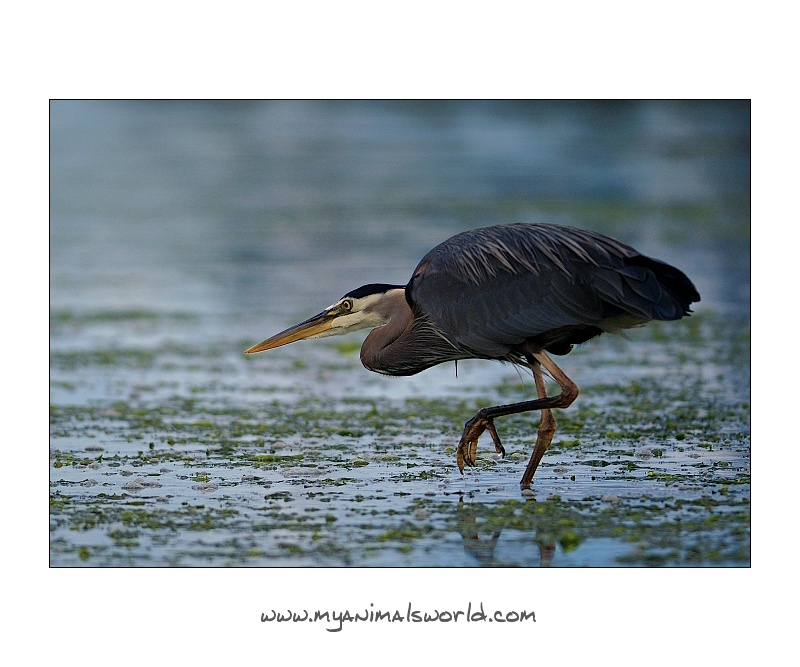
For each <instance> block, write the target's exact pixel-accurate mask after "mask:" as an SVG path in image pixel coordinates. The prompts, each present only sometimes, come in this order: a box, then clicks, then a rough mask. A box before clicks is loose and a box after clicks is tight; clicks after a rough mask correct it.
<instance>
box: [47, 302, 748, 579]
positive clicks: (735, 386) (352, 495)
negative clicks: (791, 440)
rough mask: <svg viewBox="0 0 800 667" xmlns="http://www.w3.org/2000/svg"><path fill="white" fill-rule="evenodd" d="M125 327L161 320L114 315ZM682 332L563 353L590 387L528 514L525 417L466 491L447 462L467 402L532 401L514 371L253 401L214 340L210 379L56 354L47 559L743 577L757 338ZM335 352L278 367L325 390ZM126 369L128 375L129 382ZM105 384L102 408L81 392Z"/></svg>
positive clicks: (347, 368) (350, 372)
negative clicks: (459, 381)
mask: <svg viewBox="0 0 800 667" xmlns="http://www.w3.org/2000/svg"><path fill="white" fill-rule="evenodd" d="M56 320H57V321H56V324H55V325H54V324H53V323H52V321H51V327H55V328H56V329H58V328H59V327H61V328H63V329H64V330H65V331H66V330H67V329H68V328H69V327H70V326H73V325H74V322H73V321H72V320H71V318H67V317H64V316H57V317H56ZM130 320H141V321H142V322H146V323H153V324H154V326H155V327H156V328H158V327H159V326H161V325H162V320H161V319H160V317H156V318H155V319H154V320H152V319H151V318H149V317H146V316H144V315H142V316H141V317H139V316H134V317H129V318H127V319H126V318H122V317H121V318H120V319H119V322H120V323H125V322H126V321H130ZM693 320H695V323H694V324H691V325H689V324H686V325H685V324H684V322H687V320H683V321H681V322H677V323H673V324H674V327H675V328H676V331H677V333H673V334H670V329H667V328H666V326H667V325H664V326H663V327H662V326H658V327H655V328H653V330H650V328H645V329H642V330H641V331H636V332H634V334H633V336H632V340H630V341H627V342H626V341H623V342H622V343H620V342H619V341H617V340H615V339H611V338H610V339H609V340H608V341H607V342H605V341H601V342H600V343H599V344H597V345H591V346H588V345H587V346H584V347H582V348H579V349H578V350H576V351H575V352H574V353H573V355H570V359H568V360H566V362H565V363H564V367H565V368H570V366H569V365H570V364H573V366H578V367H580V366H582V367H583V368H584V375H587V376H588V378H587V379H586V380H581V381H580V386H581V396H580V397H579V400H578V401H577V402H576V403H575V404H574V405H573V406H572V407H571V408H570V409H569V410H565V411H559V412H558V413H557V419H558V424H559V431H558V433H557V435H556V438H555V440H554V442H553V445H552V447H551V449H550V451H549V452H548V453H547V455H546V456H545V458H544V460H543V462H542V465H541V466H540V469H539V471H538V472H537V476H536V481H535V484H534V491H535V499H534V500H530V501H526V500H523V499H522V498H521V497H520V495H519V491H518V487H517V483H518V481H519V477H520V476H521V474H522V469H523V468H524V465H525V462H526V461H527V459H528V457H529V456H530V451H531V448H532V444H533V440H534V438H535V431H536V426H537V424H538V418H537V416H536V415H535V414H523V415H516V416H512V417H508V418H504V419H501V420H498V422H497V426H498V430H499V433H500V435H501V437H502V438H503V441H504V444H505V446H506V450H507V452H508V454H507V456H506V457H505V458H500V457H499V456H497V455H496V454H495V453H494V449H493V447H492V446H491V442H490V440H489V439H488V438H483V439H482V440H481V443H480V447H479V451H478V461H477V465H476V466H475V467H474V468H472V469H468V470H467V471H466V472H465V475H464V476H463V477H462V476H461V475H460V474H459V472H458V470H457V468H456V467H455V462H454V453H455V444H456V442H457V441H458V437H459V435H460V430H461V427H462V426H463V423H464V422H465V421H466V420H467V419H469V418H470V417H471V416H472V415H473V414H474V412H475V411H476V410H477V409H479V408H480V407H483V406H484V405H492V404H498V403H501V402H512V401H515V400H524V398H526V397H527V396H529V395H530V392H531V391H532V389H533V383H532V380H531V379H530V378H529V377H528V378H524V376H523V381H520V377H519V375H517V374H516V373H515V372H514V371H513V370H512V369H510V368H509V369H508V372H507V373H506V375H505V376H504V377H503V378H502V380H501V381H500V382H498V383H495V384H494V385H492V386H479V387H474V386H470V385H465V386H464V388H463V389H461V390H459V391H450V392H444V393H440V392H436V394H437V395H433V393H432V394H426V395H414V396H410V397H406V398H386V399H385V398H379V397H376V396H372V395H370V394H369V392H368V391H358V390H356V391H355V392H354V393H353V395H344V396H339V395H336V394H335V393H332V394H331V393H324V392H323V393H317V392H315V391H307V390H303V389H300V390H297V389H289V390H283V389H282V390H277V389H276V388H274V387H271V388H270V387H265V388H262V387H261V386H260V383H259V382H257V381H255V380H254V379H253V378H251V377H249V376H248V375H247V373H249V372H250V371H247V370H243V369H249V368H251V367H252V364H251V362H250V360H246V359H241V360H239V361H235V360H232V359H234V357H233V356H232V352H231V351H229V350H227V349H225V345H223V344H221V343H220V342H214V343H212V344H211V345H209V347H208V348H207V349H205V350H204V351H203V355H202V358H204V359H207V360H208V361H209V362H210V365H209V366H208V368H205V369H203V370H202V371H198V370H196V367H195V366H194V363H195V362H194V360H190V358H191V354H190V353H187V352H186V351H185V350H182V349H179V346H176V345H175V344H174V343H170V342H166V343H163V344H156V345H154V346H153V347H152V348H147V349H146V350H145V348H133V347H132V348H125V349H128V350H129V351H130V354H128V355H125V354H123V355H122V356H121V357H115V358H114V360H111V359H110V357H109V356H108V354H109V353H108V352H107V351H99V350H94V351H92V350H89V351H83V352H80V353H78V352H74V351H68V350H67V351H63V352H59V353H57V354H55V356H54V357H53V358H52V359H51V363H52V366H51V368H52V370H53V373H52V377H51V391H52V395H51V406H50V429H51V451H50V465H51V469H50V487H51V489H50V531H51V563H53V564H54V565H80V564H87V565H91V566H104V565H209V564H214V565H287V564H289V565H386V564H392V565H396V564H411V565H538V564H563V565H582V564H601V565H647V566H652V565H667V566H669V565H720V564H722V565H746V564H748V563H749V553H750V538H749V522H750V512H749V488H750V486H749V485H750V475H749V444H750V431H749V420H750V412H749V406H750V400H749V378H748V377H747V373H746V369H747V359H748V358H749V334H748V330H749V327H748V323H747V322H746V321H743V320H742V319H741V318H735V317H731V316H722V315H714V314H710V313H702V314H701V315H700V316H699V317H696V318H695V317H693V318H690V319H689V320H688V321H689V322H691V321H693ZM103 324H104V325H105V324H108V325H111V326H114V320H113V318H107V319H104V320H103ZM673 324H670V325H669V326H670V327H672V326H673ZM91 325H92V323H91V322H88V323H86V326H91ZM170 326H172V324H171V325H170ZM65 335H66V334H65ZM187 349H188V350H190V351H191V350H192V349H193V348H192V346H191V345H190V346H188V347H187ZM196 350H197V348H194V351H196ZM598 350H600V351H601V352H602V353H601V354H598ZM145 351H146V354H141V353H143V352H145ZM334 352H337V353H340V354H341V356H342V357H343V358H349V357H354V358H352V359H351V361H352V363H350V362H348V363H347V364H341V365H335V366H336V367H335V368H326V369H324V370H323V371H320V370H319V367H317V366H315V365H314V364H311V363H309V362H308V360H305V361H304V363H303V364H296V363H295V361H297V359H301V358H303V357H302V355H301V354H300V353H298V354H300V356H298V357H294V358H293V357H292V356H291V355H290V356H289V357H287V358H286V360H285V361H283V363H282V364H280V365H279V368H280V373H281V374H283V375H284V376H286V377H287V378H294V381H293V382H292V386H293V387H298V388H299V387H304V386H309V385H310V384H314V382H316V383H320V380H319V377H320V376H319V375H318V372H324V373H327V374H330V375H329V376H323V379H322V381H321V386H322V387H323V388H324V387H325V386H328V385H329V384H334V385H335V384H341V383H346V382H350V381H351V378H354V380H352V381H358V380H360V379H361V376H359V375H358V374H359V373H363V372H364V371H363V369H361V368H360V364H359V362H358V359H357V358H355V357H356V355H355V354H354V353H355V349H350V348H341V349H339V350H334ZM323 356H324V355H323ZM176 359H178V360H184V361H185V362H186V364H183V365H182V363H177V364H175V363H174V361H175V360H176ZM662 359H663V360H665V361H659V360H662ZM487 363H488V362H487ZM228 368H233V369H234V370H235V375H234V376H233V377H230V378H229V377H228V376H229V372H228V371H227V370H223V369H228ZM126 369H135V370H136V372H137V373H139V374H140V375H139V376H138V377H137V378H136V380H135V381H130V380H126V375H125V373H126ZM97 371H103V373H104V374H102V375H96V374H95V373H96V372H97ZM108 372H110V373H112V374H113V376H114V377H115V378H116V380H115V382H116V383H117V384H116V386H117V387H118V390H117V391H116V392H115V395H114V396H111V397H109V398H102V397H101V396H99V395H98V397H96V398H91V399H89V400H77V401H76V400H75V399H74V394H75V393H80V392H84V391H86V390H87V388H88V389H91V387H92V386H93V385H94V384H97V383H107V382H108V380H107V377H108V375H107V373H108ZM187 373H188V374H189V375H188V376H187ZM575 377H576V379H577V377H578V376H577V375H576V376H575ZM237 378H238V379H237ZM310 378H313V382H310V381H309V380H310ZM151 482H152V483H155V484H157V486H156V485H152V484H151ZM321 510H324V511H321ZM78 536H80V539H77V538H78ZM288 536H291V539H290V538H289V537H288ZM609 541H610V542H609ZM608 543H610V544H613V545H614V548H613V549H612V550H611V553H612V555H610V556H601V554H602V553H604V552H603V550H602V549H601V550H598V549H596V547H595V545H598V544H608ZM604 549H605V550H606V551H608V547H604Z"/></svg>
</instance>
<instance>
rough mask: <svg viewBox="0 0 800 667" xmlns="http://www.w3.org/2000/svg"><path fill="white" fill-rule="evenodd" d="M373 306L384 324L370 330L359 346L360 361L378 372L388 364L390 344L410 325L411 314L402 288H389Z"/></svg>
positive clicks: (382, 370)
mask: <svg viewBox="0 0 800 667" xmlns="http://www.w3.org/2000/svg"><path fill="white" fill-rule="evenodd" d="M373 307H374V308H375V309H376V311H377V312H378V313H379V314H380V315H381V317H382V319H384V320H385V321H386V324H384V325H383V326H380V327H377V328H375V329H373V330H372V331H370V333H369V335H368V336H367V338H366V340H365V341H364V344H363V345H362V346H361V363H362V364H364V366H366V367H367V368H369V369H370V370H373V371H378V372H379V373H380V372H385V370H384V369H386V368H387V367H388V366H389V364H388V358H389V357H390V356H391V345H392V343H394V342H395V341H396V340H397V339H398V338H399V337H400V335H401V334H402V333H403V332H404V331H405V330H406V329H407V328H408V327H409V326H410V325H411V323H412V320H413V314H412V312H411V307H410V306H409V305H408V302H407V301H406V295H405V289H403V288H398V289H393V290H389V291H388V292H386V295H385V296H384V297H383V298H382V299H381V300H380V301H379V302H378V303H377V304H375V306H373Z"/></svg>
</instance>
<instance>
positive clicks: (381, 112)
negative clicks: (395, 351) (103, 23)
mask: <svg viewBox="0 0 800 667" xmlns="http://www.w3.org/2000/svg"><path fill="white" fill-rule="evenodd" d="M51 135H52V141H51V146H52V154H51V189H52V222H51V267H50V268H51V377H50V383H51V391H50V402H51V409H50V413H51V435H50V504H51V512H50V529H51V532H50V535H51V539H50V545H51V551H50V553H51V564H53V565H77V564H85V565H92V566H103V565H251V566H252V565H284V566H285V565H357V566H361V565H377V566H386V565H390V566H402V565H414V566H417V565H419V566H428V565H434V566H437V565H441V566H473V565H477V566H491V565H499V566H505V565H520V566H538V565H551V566H584V565H590V566H611V565H617V566H618V565H747V564H748V563H749V559H750V537H749V522H750V519H749V517H750V513H749V512H750V485H749V472H750V410H749V400H750V399H749V111H748V108H747V107H742V106H738V105H733V104H721V103H720V104H705V105H703V104H696V105H695V104H656V103H647V104H611V105H586V104H577V103H575V104H566V105H559V104H555V103H546V104H533V105H525V104H488V103H469V104H443V105H419V104H417V105H415V104H388V103H387V104H384V103H380V104H377V103H376V104H369V103H336V104H322V103H275V104H269V103H237V104H223V103H217V104H199V103H145V102H137V103H54V104H53V105H52V108H51ZM519 220H525V221H551V222H558V223H563V224H574V225H577V226H585V227H590V228H594V229H598V230H599V231H603V232H606V233H610V234H612V235H615V236H618V237H620V238H622V239H623V240H625V241H627V242H630V243H631V244H633V245H634V246H636V247H637V248H639V249H640V250H641V251H643V252H645V253H647V254H651V255H653V256H656V257H659V258H661V259H664V260H666V261H670V262H674V263H676V264H677V265H679V266H680V267H681V268H682V269H684V270H685V271H686V272H687V273H688V274H689V275H690V276H691V277H692V279H693V280H694V281H695V283H696V285H697V286H698V289H699V291H700V293H701V295H702V297H703V300H702V302H701V303H700V304H698V306H697V308H696V314H695V315H694V316H693V317H691V318H689V319H686V320H682V321H680V322H677V323H654V324H651V325H649V326H648V327H645V328H643V329H641V330H636V331H633V332H631V333H630V335H629V337H628V338H627V339H621V338H617V337H603V338H601V339H598V340H596V341H592V342H590V343H588V344H586V345H583V346H581V347H580V348H579V349H576V350H575V351H574V352H573V353H571V354H570V355H569V356H568V357H565V358H564V359H563V360H562V361H563V363H562V366H563V368H564V369H565V371H566V372H567V373H568V374H569V375H570V376H571V377H572V378H573V379H574V380H575V381H576V382H577V383H578V384H579V386H580V387H581V396H580V397H579V399H578V402H577V403H576V404H575V405H574V406H572V407H571V408H570V409H569V410H567V411H563V412H561V413H559V414H558V415H557V418H558V421H559V427H560V428H559V432H558V433H557V435H556V438H555V440H554V443H553V446H552V448H551V450H550V451H549V452H548V454H547V455H546V456H545V459H544V461H543V463H542V465H541V466H540V469H539V471H538V472H537V476H536V478H535V484H534V492H535V497H534V498H533V499H526V498H524V497H523V496H522V495H521V494H520V491H519V488H518V481H519V478H520V477H521V475H522V471H523V469H524V466H525V463H526V461H527V458H528V456H529V455H530V450H531V447H532V442H533V439H534V434H535V427H536V424H537V417H536V415H521V416H516V417H508V418H505V419H503V420H501V421H500V422H498V427H499V430H500V434H501V437H503V440H504V444H505V446H506V450H507V453H508V456H507V457H506V458H505V459H500V458H498V457H497V456H496V455H495V454H494V453H493V447H492V446H491V443H490V442H489V441H487V442H484V441H483V440H482V441H481V449H480V451H479V454H480V458H479V461H478V465H477V466H476V467H475V468H474V469H469V470H467V471H466V472H465V475H464V476H463V477H462V476H461V475H460V474H459V473H458V469H457V468H456V466H455V451H454V449H455V443H456V442H457V440H458V437H459V435H460V428H461V426H462V425H463V423H464V421H465V420H466V419H468V418H469V417H471V416H472V414H473V413H474V411H475V410H476V409H478V408H480V407H482V406H484V405H491V404H497V403H501V402H512V401H517V400H522V399H523V398H525V397H529V396H530V395H531V394H532V393H533V382H532V380H531V379H530V378H522V377H520V376H519V375H518V374H517V373H516V372H515V370H514V369H513V368H511V367H508V366H504V365H501V364H496V363H490V362H462V363H459V365H458V375H457V376H456V374H455V372H454V368H453V366H452V365H445V366H441V367H437V368H434V369H431V370H429V371H426V372H424V373H422V374H420V375H418V376H414V377H411V378H385V377H382V376H378V375H375V374H372V373H368V372H367V371H365V370H364V369H363V368H362V367H361V365H360V363H359V361H358V345H357V343H358V341H359V338H358V337H357V336H356V337H353V338H351V339H328V340H324V341H316V342H314V341H309V342H306V343H299V344H297V345H292V346H288V347H286V348H281V349H279V350H275V351H271V352H269V353H265V354H261V355H256V356H255V357H253V358H250V357H247V358H246V357H245V356H244V355H243V354H242V352H243V350H244V349H245V348H246V347H248V346H250V345H251V344H253V343H255V342H258V341H259V340H261V339H262V338H264V337H266V336H267V335H269V334H272V333H275V332H276V331H278V330H279V329H281V328H283V327H285V326H286V325H288V324H292V323H294V322H296V321H299V320H301V319H304V318H306V317H307V316H309V315H310V314H313V313H315V312H318V311H319V310H320V309H321V308H322V307H324V306H326V305H328V304H329V303H331V302H333V301H334V300H335V299H336V298H338V297H339V296H341V294H343V293H345V292H346V291H348V290H350V289H352V288H354V287H356V286H358V285H360V284H363V283H368V282H394V283H404V282H406V280H407V279H408V276H409V275H410V272H411V270H412V269H413V267H414V266H415V264H416V262H417V261H418V260H419V258H420V257H421V256H422V255H423V254H424V253H425V252H426V251H427V250H428V249H429V248H430V247H432V246H433V245H435V244H436V243H437V242H439V241H441V240H443V239H445V238H447V237H448V236H450V235H451V234H453V233H456V232H458V231H461V230H463V229H467V228H470V227H475V226H481V225H485V224H492V223H497V222H511V221H519Z"/></svg>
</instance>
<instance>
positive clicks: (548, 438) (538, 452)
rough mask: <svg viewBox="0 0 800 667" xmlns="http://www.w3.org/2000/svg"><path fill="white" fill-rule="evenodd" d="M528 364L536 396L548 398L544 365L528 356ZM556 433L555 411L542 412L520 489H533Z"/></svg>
mask: <svg viewBox="0 0 800 667" xmlns="http://www.w3.org/2000/svg"><path fill="white" fill-rule="evenodd" d="M528 362H529V363H530V365H531V370H532V371H533V380H534V382H536V395H537V396H538V397H539V398H547V389H546V387H545V385H544V375H543V374H542V365H541V364H540V363H539V362H538V361H537V360H536V359H535V358H533V357H531V356H528ZM555 432H556V419H555V417H553V411H552V410H551V409H550V408H544V409H543V410H542V421H541V422H539V431H538V432H537V434H536V445H535V447H534V448H533V454H531V460H530V461H529V462H528V467H527V468H525V474H524V475H523V476H522V481H521V482H520V483H519V486H520V488H522V489H529V488H531V482H532V481H533V474H534V473H535V472H536V468H538V467H539V462H540V461H541V460H542V457H543V456H544V453H545V452H546V451H547V448H548V447H550V443H551V442H552V441H553V436H554V435H555Z"/></svg>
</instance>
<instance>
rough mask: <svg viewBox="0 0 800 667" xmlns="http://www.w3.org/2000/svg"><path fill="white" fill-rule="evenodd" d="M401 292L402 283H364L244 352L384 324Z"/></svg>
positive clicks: (262, 349) (403, 292)
mask: <svg viewBox="0 0 800 667" xmlns="http://www.w3.org/2000/svg"><path fill="white" fill-rule="evenodd" d="M404 294H405V287H403V286H401V285H383V284H373V285H364V286H363V287H359V288H358V289H354V290H353V291H352V292H348V293H347V294H345V295H344V296H343V297H342V298H341V299H339V300H338V301H337V302H336V303H334V304H332V305H330V306H328V307H327V308H326V309H325V310H323V311H322V312H321V313H319V314H317V315H314V317H311V318H309V319H307V320H306V321H305V322H301V323H300V324H296V325H295V326H293V327H289V328H288V329H286V331H281V332H280V333H278V334H275V335H274V336H271V337H270V338H267V339H266V340H263V341H261V342H260V343H258V344H257V345H253V347H251V348H250V349H248V350H245V354H253V353H254V352H263V351H264V350H271V349H273V348H275V347H280V346H281V345H287V344H288V343H294V342H295V341H298V340H305V339H306V338H324V337H325V336H339V335H341V334H346V333H350V332H352V331H358V330H359V329H367V328H375V327H379V326H383V325H384V324H386V323H387V322H388V321H389V318H390V317H391V315H392V303H394V302H395V301H397V300H398V299H399V298H400V297H402V299H403V301H405V296H404Z"/></svg>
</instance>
